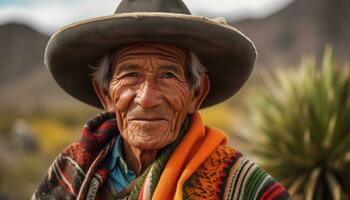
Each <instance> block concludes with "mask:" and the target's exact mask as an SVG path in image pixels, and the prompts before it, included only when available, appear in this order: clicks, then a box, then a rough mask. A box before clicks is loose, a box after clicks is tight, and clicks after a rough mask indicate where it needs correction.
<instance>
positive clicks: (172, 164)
mask: <svg viewBox="0 0 350 200" xmlns="http://www.w3.org/2000/svg"><path fill="white" fill-rule="evenodd" d="M226 143H227V136H226V135H225V134H224V133H223V132H222V131H220V130H217V129H213V128H209V127H205V126H204V124H203V122H202V119H201V117H200V114H199V113H195V114H194V116H193V118H192V123H191V126H190V128H189V130H188V132H187V133H186V135H185V136H184V138H183V139H182V141H181V142H180V144H179V145H178V146H177V147H176V149H175V150H174V152H173V153H172V155H171V156H170V158H169V161H168V162H167V164H166V166H165V168H164V170H163V173H162V175H161V177H160V179H159V182H158V185H157V187H156V189H155V191H154V194H153V197H152V199H153V200H164V196H165V195H166V196H167V197H169V199H176V200H180V199H182V188H183V184H184V183H185V181H186V180H187V179H188V178H189V177H190V176H191V175H192V174H193V173H194V172H195V171H196V169H197V168H198V167H199V166H200V165H201V164H202V163H203V162H204V161H205V160H206V159H207V158H208V157H209V156H210V154H211V153H213V152H214V151H215V149H216V148H217V147H218V146H220V145H226Z"/></svg>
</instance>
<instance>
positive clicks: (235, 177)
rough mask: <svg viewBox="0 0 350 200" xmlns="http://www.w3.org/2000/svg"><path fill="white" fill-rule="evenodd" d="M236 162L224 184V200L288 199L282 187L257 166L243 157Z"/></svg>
mask: <svg viewBox="0 0 350 200" xmlns="http://www.w3.org/2000/svg"><path fill="white" fill-rule="evenodd" d="M237 162H238V165H235V166H236V167H232V169H231V172H230V175H229V178H228V180H227V182H226V188H225V195H224V199H233V200H244V199H267V200H278V199H289V195H288V193H287V192H286V191H285V189H284V187H283V186H281V185H280V184H279V183H278V182H276V180H274V179H273V178H272V177H271V176H270V175H269V174H268V173H266V172H265V171H264V170H262V169H261V168H260V167H259V166H258V165H257V164H255V163H254V162H252V161H250V160H248V159H247V158H245V157H241V158H240V159H239V160H237Z"/></svg>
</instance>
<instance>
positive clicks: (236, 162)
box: [222, 152, 243, 199]
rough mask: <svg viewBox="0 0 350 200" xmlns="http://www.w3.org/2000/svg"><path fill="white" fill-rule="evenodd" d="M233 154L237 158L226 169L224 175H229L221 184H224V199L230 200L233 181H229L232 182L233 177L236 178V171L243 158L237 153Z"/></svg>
mask: <svg viewBox="0 0 350 200" xmlns="http://www.w3.org/2000/svg"><path fill="white" fill-rule="evenodd" d="M235 154H237V155H238V156H236V159H234V160H233V161H234V163H232V166H230V167H228V168H227V170H228V172H226V173H225V175H226V174H229V176H228V178H227V180H223V181H222V182H223V183H222V184H226V188H225V193H224V197H225V199H230V198H232V195H233V193H234V191H233V184H234V181H230V180H234V177H235V176H236V174H237V170H235V169H237V168H238V167H239V166H240V164H241V162H242V161H243V157H242V154H241V153H239V152H236V153H235Z"/></svg>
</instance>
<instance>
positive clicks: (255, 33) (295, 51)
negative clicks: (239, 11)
mask: <svg viewBox="0 0 350 200" xmlns="http://www.w3.org/2000/svg"><path fill="white" fill-rule="evenodd" d="M349 21H350V1H347V0H295V1H294V2H292V3H291V4H290V5H289V6H287V7H286V8H284V9H282V10H280V11H278V12H277V13H275V14H273V15H271V16H268V17H266V18H263V19H258V20H253V19H247V20H243V21H239V22H231V23H230V24H233V25H234V26H236V27H238V28H239V29H240V30H241V31H242V32H243V33H245V34H247V35H248V36H249V37H250V38H251V39H252V40H253V41H254V43H255V45H256V47H257V49H258V54H259V56H258V66H264V67H274V66H278V67H279V66H285V65H291V64H295V63H298V62H299V61H300V58H301V56H302V55H305V54H315V53H316V55H317V57H318V58H320V57H321V55H322V53H323V49H324V47H325V45H332V47H333V50H334V54H335V57H336V58H337V61H339V62H349V55H350V54H349V50H350V26H349Z"/></svg>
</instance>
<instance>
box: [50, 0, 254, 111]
mask: <svg viewBox="0 0 350 200" xmlns="http://www.w3.org/2000/svg"><path fill="white" fill-rule="evenodd" d="M140 42H162V43H168V44H173V45H177V46H182V47H185V48H187V49H189V50H191V51H193V52H194V53H196V54H197V56H198V57H199V59H200V61H201V63H202V64H203V66H204V67H205V68H206V69H207V74H208V75H209V79H210V84H211V89H210V91H209V94H208V96H207V97H206V99H205V100H204V102H203V104H202V107H201V108H204V107H208V106H211V105H214V104H217V103H219V102H222V101H224V100H226V99H228V98H229V97H231V96H232V95H233V94H235V93H236V92H237V91H238V90H239V89H240V88H241V87H242V86H243V84H244V83H245V82H246V80H247V79H248V77H249V75H250V73H251V71H252V69H253V66H254V62H255V58H256V50H255V47H254V44H253V43H252V42H251V41H250V40H249V38H247V37H246V36H245V35H243V34H242V33H241V32H239V31H238V30H237V29H235V28H234V27H232V26H229V25H227V24H226V23H225V22H224V20H218V19H209V18H206V17H202V16H193V15H191V13H190V11H189V10H188V8H187V7H186V5H185V4H184V3H183V2H182V0H171V1H169V0H123V1H122V2H121V3H120V4H119V6H118V8H117V10H116V12H115V14H113V15H109V16H104V17H98V18H93V19H88V20H84V21H80V22H76V23H73V24H71V25H68V26H65V27H63V28H62V29H60V30H59V31H57V32H56V33H55V34H53V36H52V37H51V39H50V41H49V42H48V44H47V47H46V51H45V64H46V66H47V67H48V69H49V70H50V73H51V75H52V76H53V78H54V79H55V80H56V81H57V83H58V84H59V85H60V86H61V87H62V88H63V89H64V90H65V91H66V92H67V93H69V94H70V95H72V96H73V97H75V98H77V99H79V100H81V101H83V102H85V103H87V104H90V105H92V106H96V107H100V108H102V105H101V104H100V102H99V99H98V97H97V96H96V94H95V92H94V89H93V85H92V81H91V75H90V74H91V73H92V69H91V67H90V66H93V65H95V64H96V63H97V62H98V61H99V60H100V59H101V58H102V57H103V56H104V55H106V54H107V53H108V52H110V51H112V50H114V49H117V48H118V47H120V46H124V45H128V44H134V43H140Z"/></svg>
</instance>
